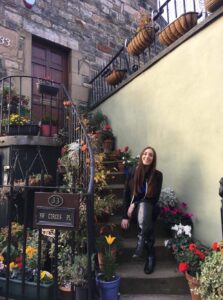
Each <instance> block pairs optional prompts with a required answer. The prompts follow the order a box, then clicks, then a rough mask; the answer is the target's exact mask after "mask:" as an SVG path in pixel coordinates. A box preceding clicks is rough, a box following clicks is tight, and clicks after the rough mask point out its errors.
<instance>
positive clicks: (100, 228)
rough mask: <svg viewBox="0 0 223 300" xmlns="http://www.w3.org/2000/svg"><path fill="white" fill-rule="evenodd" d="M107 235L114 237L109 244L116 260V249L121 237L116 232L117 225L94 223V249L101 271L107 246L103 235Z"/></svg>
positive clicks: (119, 246) (119, 245) (117, 249)
mask: <svg viewBox="0 0 223 300" xmlns="http://www.w3.org/2000/svg"><path fill="white" fill-rule="evenodd" d="M109 235H113V236H115V237H116V238H115V240H114V242H113V243H112V245H111V254H112V256H113V257H114V259H115V260H116V258H117V254H118V251H119V250H120V248H121V237H120V234H118V230H117V225H116V224H112V223H109V224H107V223H103V224H96V250H97V258H98V267H99V270H100V272H103V270H104V265H105V252H106V249H107V247H108V245H107V240H106V239H105V236H109Z"/></svg>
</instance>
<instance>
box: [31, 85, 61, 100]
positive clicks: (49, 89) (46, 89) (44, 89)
mask: <svg viewBox="0 0 223 300" xmlns="http://www.w3.org/2000/svg"><path fill="white" fill-rule="evenodd" d="M36 85H37V90H38V92H39V93H40V94H46V95H49V96H54V97H55V96H56V95H57V93H58V91H59V88H58V87H57V86H54V85H50V84H47V83H41V82H37V84H36Z"/></svg>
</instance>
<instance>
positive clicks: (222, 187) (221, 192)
mask: <svg viewBox="0 0 223 300" xmlns="http://www.w3.org/2000/svg"><path fill="white" fill-rule="evenodd" d="M219 195H220V196H221V232H222V238H223V177H222V178H221V179H220V188H219Z"/></svg>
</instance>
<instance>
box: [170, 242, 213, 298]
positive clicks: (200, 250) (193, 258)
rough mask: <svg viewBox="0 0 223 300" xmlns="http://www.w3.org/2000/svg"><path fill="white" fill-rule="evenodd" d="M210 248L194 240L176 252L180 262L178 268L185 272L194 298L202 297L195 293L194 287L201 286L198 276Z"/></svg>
mask: <svg viewBox="0 0 223 300" xmlns="http://www.w3.org/2000/svg"><path fill="white" fill-rule="evenodd" d="M208 253H209V249H208V248H207V247H205V246H203V245H201V244H200V243H199V242H193V243H190V244H189V245H187V246H185V247H182V249H181V251H178V252H177V253H176V254H175V258H176V260H177V262H178V264H179V265H178V269H179V271H180V272H182V273H184V274H185V278H186V279H187V281H188V285H189V287H190V291H191V297H192V299H194V300H195V299H197V300H198V299H201V298H200V295H196V294H195V293H194V289H195V288H196V287H198V286H199V281H198V277H199V275H200V273H201V266H202V263H203V262H204V260H205V257H206V256H207V255H208Z"/></svg>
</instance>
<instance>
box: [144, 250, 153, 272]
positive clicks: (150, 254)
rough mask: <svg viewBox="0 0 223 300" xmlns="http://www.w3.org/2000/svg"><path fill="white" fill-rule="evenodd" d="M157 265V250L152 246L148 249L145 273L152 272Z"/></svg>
mask: <svg viewBox="0 0 223 300" xmlns="http://www.w3.org/2000/svg"><path fill="white" fill-rule="evenodd" d="M155 265H156V256H155V250H154V248H152V249H150V251H148V255H147V258H146V263H145V266H144V272H145V274H151V273H152V272H153V271H154V268H155Z"/></svg>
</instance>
